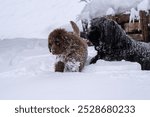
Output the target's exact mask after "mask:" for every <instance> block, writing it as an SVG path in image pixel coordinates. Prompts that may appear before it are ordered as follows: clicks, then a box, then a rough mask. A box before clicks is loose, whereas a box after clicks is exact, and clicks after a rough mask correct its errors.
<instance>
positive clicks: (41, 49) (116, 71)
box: [0, 39, 150, 99]
mask: <svg viewBox="0 0 150 117" xmlns="http://www.w3.org/2000/svg"><path fill="white" fill-rule="evenodd" d="M0 53H1V56H0V65H1V67H0V99H150V93H149V92H150V78H149V76H150V71H141V70H140V65H139V64H137V63H131V62H125V61H121V62H106V61H103V60H99V61H98V62H97V63H96V64H93V65H88V64H87V65H86V67H85V69H84V70H83V72H82V73H55V72H54V63H55V56H53V55H52V54H50V53H49V51H48V48H47V40H43V39H29V40H27V39H13V40H2V41H0ZM95 54H96V53H95V51H94V49H93V47H89V58H88V60H89V59H90V58H91V57H92V56H94V55H95ZM87 63H88V62H87Z"/></svg>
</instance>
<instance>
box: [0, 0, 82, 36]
mask: <svg viewBox="0 0 150 117" xmlns="http://www.w3.org/2000/svg"><path fill="white" fill-rule="evenodd" d="M84 4H85V3H80V2H79V1H78V0H72V1H71V2H70V0H63V2H62V0H57V2H56V0H44V1H43V0H0V32H1V33H0V39H7V38H20V37H21V38H47V35H48V34H49V32H50V31H52V29H54V28H56V27H61V26H63V25H68V24H69V21H70V20H76V17H77V15H78V14H79V13H80V12H81V10H82V8H83V6H84Z"/></svg>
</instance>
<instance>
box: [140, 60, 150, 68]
mask: <svg viewBox="0 0 150 117" xmlns="http://www.w3.org/2000/svg"><path fill="white" fill-rule="evenodd" d="M141 69H142V70H150V61H149V60H145V61H143V62H142V63H141Z"/></svg>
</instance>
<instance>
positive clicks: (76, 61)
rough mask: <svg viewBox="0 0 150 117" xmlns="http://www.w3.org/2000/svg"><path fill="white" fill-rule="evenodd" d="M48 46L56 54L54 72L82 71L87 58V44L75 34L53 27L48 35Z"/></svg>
mask: <svg viewBox="0 0 150 117" xmlns="http://www.w3.org/2000/svg"><path fill="white" fill-rule="evenodd" d="M48 47H49V50H50V52H52V54H54V55H57V57H56V59H57V62H56V64H55V72H64V71H70V72H78V71H82V69H83V67H84V65H85V62H86V59H87V44H86V43H85V42H84V41H83V40H82V39H81V38H80V37H79V36H78V34H76V32H74V33H70V32H67V31H66V30H65V29H55V30H54V31H53V32H51V33H50V35H49V37H48Z"/></svg>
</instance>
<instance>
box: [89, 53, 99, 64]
mask: <svg viewBox="0 0 150 117" xmlns="http://www.w3.org/2000/svg"><path fill="white" fill-rule="evenodd" d="M97 60H98V55H96V56H95V57H93V58H92V59H91V61H90V64H95V63H96V62H97Z"/></svg>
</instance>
